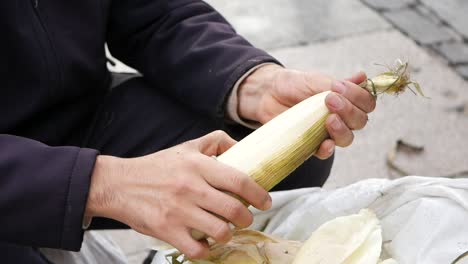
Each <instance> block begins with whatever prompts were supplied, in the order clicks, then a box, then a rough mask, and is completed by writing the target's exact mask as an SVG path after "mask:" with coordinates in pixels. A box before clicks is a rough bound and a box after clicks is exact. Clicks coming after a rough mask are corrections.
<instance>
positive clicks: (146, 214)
mask: <svg viewBox="0 0 468 264" xmlns="http://www.w3.org/2000/svg"><path fill="white" fill-rule="evenodd" d="M235 143H236V141H235V140H233V139H232V138H230V137H229V136H228V135H227V134H226V133H224V132H222V131H216V132H213V133H211V134H208V135H206V136H204V137H201V138H199V139H195V140H192V141H189V142H186V143H183V144H181V145H178V146H175V147H173V148H170V149H166V150H162V151H159V152H156V153H154V154H152V155H148V156H144V157H140V158H133V159H121V158H116V157H110V156H99V157H98V159H97V161H96V165H95V168H94V172H93V176H92V180H91V187H90V191H89V195H88V202H87V206H86V212H85V215H86V217H106V218H111V219H115V220H117V221H120V222H123V223H125V224H127V225H129V226H130V227H131V228H133V229H134V230H136V231H138V232H140V233H143V234H146V235H149V236H152V237H155V238H158V239H160V240H163V241H165V242H167V243H169V244H171V245H173V246H174V247H176V248H177V249H178V250H179V251H181V252H182V253H184V254H186V255H187V256H188V257H189V258H193V259H197V258H204V257H207V255H208V247H207V243H206V241H196V240H194V239H193V238H192V236H191V232H192V230H193V229H195V230H199V231H201V232H203V233H205V234H207V235H208V236H209V237H211V238H213V239H214V240H216V241H217V242H226V241H228V240H229V239H230V238H231V231H230V228H229V225H228V223H227V222H226V220H227V221H229V222H230V223H233V224H234V225H236V226H238V227H241V228H243V227H248V226H249V225H251V224H252V221H253V216H252V214H251V212H250V211H249V210H248V209H247V208H246V207H245V206H244V205H243V204H242V203H241V202H240V201H238V200H237V199H235V198H233V197H231V196H230V195H228V194H226V193H225V192H229V193H233V194H236V195H238V196H239V197H241V198H243V199H244V200H245V201H247V202H248V203H249V204H252V205H253V206H254V207H256V208H258V209H261V210H266V209H269V208H270V207H271V197H270V196H269V194H268V192H266V191H265V190H263V189H262V188H261V187H260V186H259V185H257V184H256V183H255V182H254V181H253V180H252V179H250V178H249V177H248V176H247V175H245V174H243V173H241V172H239V171H237V170H236V169H234V168H232V167H229V166H227V165H224V164H222V163H220V162H218V161H216V159H214V158H212V156H217V155H220V154H222V153H223V152H225V151H226V150H227V149H229V148H230V147H231V146H233V145H234V144H235ZM222 218H224V219H225V220H223V219H222Z"/></svg>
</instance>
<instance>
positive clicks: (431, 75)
mask: <svg viewBox="0 0 468 264" xmlns="http://www.w3.org/2000/svg"><path fill="white" fill-rule="evenodd" d="M272 53H273V55H275V56H276V57H277V58H278V59H280V60H281V61H282V62H284V63H285V65H287V66H289V67H292V68H298V69H302V70H314V69H315V70H319V71H322V72H325V73H328V74H331V75H334V76H337V77H339V78H344V77H347V76H349V75H350V74H352V73H353V72H356V71H359V70H367V72H368V74H369V75H373V74H375V73H377V72H379V71H382V69H381V68H379V67H378V66H375V65H373V64H374V63H386V64H391V63H392V62H393V61H394V60H395V59H396V58H401V59H403V60H408V61H410V63H411V65H412V66H413V68H412V70H413V71H414V74H413V78H414V79H415V80H417V81H419V82H420V84H421V86H422V87H423V89H424V92H425V93H426V95H427V96H429V97H430V98H431V99H424V98H422V97H416V96H414V95H413V94H411V93H406V94H403V95H400V96H399V97H393V96H386V97H385V96H384V97H382V98H380V99H379V101H378V108H377V109H376V111H375V112H374V113H373V114H371V115H370V121H369V124H368V126H367V127H366V128H365V129H364V130H362V131H358V132H357V133H356V138H355V142H354V144H353V145H352V146H350V147H349V148H345V149H337V157H336V161H335V165H334V167H333V169H332V174H331V177H330V179H329V181H328V182H327V184H326V187H327V188H335V187H340V186H346V185H348V184H351V183H353V182H357V181H360V180H362V179H365V178H389V177H393V176H394V174H392V173H390V172H389V170H388V168H387V166H386V155H387V153H388V151H389V150H390V149H391V148H392V147H393V146H394V143H395V142H396V141H397V140H398V139H404V140H406V141H408V142H411V143H413V144H416V145H422V146H424V148H425V151H424V152H423V153H422V154H420V155H413V156H405V155H403V156H402V157H401V158H400V159H398V160H397V162H398V164H399V165H400V166H402V167H404V168H406V169H407V170H408V171H409V172H410V173H411V174H413V175H421V176H442V175H447V174H450V173H453V172H458V171H464V170H467V169H468V158H467V157H468V140H466V135H468V117H467V116H466V115H462V114H458V113H457V112H456V111H453V109H452V107H456V106H459V105H463V104H466V102H467V101H468V83H467V82H466V81H464V80H463V79H462V78H461V77H460V76H459V75H457V74H456V73H455V71H454V70H453V69H451V68H450V67H448V66H447V65H446V63H445V62H444V61H443V60H441V59H440V58H438V57H437V56H436V57H433V56H432V54H431V53H428V52H427V51H426V50H425V49H423V48H421V47H419V46H418V45H416V44H415V43H414V42H413V41H411V40H409V39H408V38H407V37H405V36H404V35H403V34H401V33H400V32H397V31H390V32H379V33H374V34H367V35H366V36H359V37H352V38H346V39H342V40H337V41H332V42H326V43H319V44H311V45H309V46H306V47H300V48H289V49H288V48H286V49H279V50H276V51H274V52H272Z"/></svg>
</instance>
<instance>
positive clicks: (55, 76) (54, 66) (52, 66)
mask: <svg viewBox="0 0 468 264" xmlns="http://www.w3.org/2000/svg"><path fill="white" fill-rule="evenodd" d="M31 3H32V5H33V9H34V14H35V15H36V19H37V21H38V22H39V25H40V27H41V29H42V31H43V33H44V35H45V39H46V41H45V43H44V44H45V45H47V46H48V48H46V49H45V50H44V53H45V57H46V58H47V64H48V65H49V69H47V71H48V72H49V78H50V80H51V81H52V82H54V83H55V87H56V89H58V88H60V86H61V81H60V79H61V71H60V66H59V65H60V64H59V60H58V56H57V53H56V52H55V49H54V48H55V46H54V43H53V41H52V38H51V36H50V34H49V31H48V30H47V27H46V24H45V21H44V19H43V18H42V16H41V14H40V11H39V0H31ZM49 91H50V92H52V87H50V88H49ZM52 94H53V93H52Z"/></svg>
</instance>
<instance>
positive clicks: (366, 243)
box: [293, 210, 382, 264]
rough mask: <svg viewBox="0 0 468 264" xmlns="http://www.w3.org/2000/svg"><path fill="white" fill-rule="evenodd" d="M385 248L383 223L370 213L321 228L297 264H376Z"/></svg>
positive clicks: (304, 249)
mask: <svg viewBox="0 0 468 264" xmlns="http://www.w3.org/2000/svg"><path fill="white" fill-rule="evenodd" d="M381 247H382V230H381V228H380V224H379V220H378V219H377V217H376V216H375V214H374V213H372V212H371V211H369V210H362V211H361V212H359V214H355V215H350V216H344V217H338V218H336V219H334V220H332V221H329V222H327V223H325V224H323V225H322V226H321V227H319V228H318V229H317V230H316V231H315V232H314V233H313V234H312V236H311V237H310V238H309V239H308V240H307V241H306V243H305V244H304V245H303V246H302V248H301V250H300V251H299V252H298V254H297V256H296V258H295V259H294V262H293V264H339V263H342V264H376V263H377V262H378V261H379V257H380V253H381Z"/></svg>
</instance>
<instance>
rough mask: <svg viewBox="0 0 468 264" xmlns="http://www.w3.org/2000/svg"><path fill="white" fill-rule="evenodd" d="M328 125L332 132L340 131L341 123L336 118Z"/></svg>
mask: <svg viewBox="0 0 468 264" xmlns="http://www.w3.org/2000/svg"><path fill="white" fill-rule="evenodd" d="M330 125H331V127H332V128H333V130H340V129H341V121H340V120H339V119H338V117H335V118H334V120H333V121H332V122H331V124H330Z"/></svg>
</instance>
